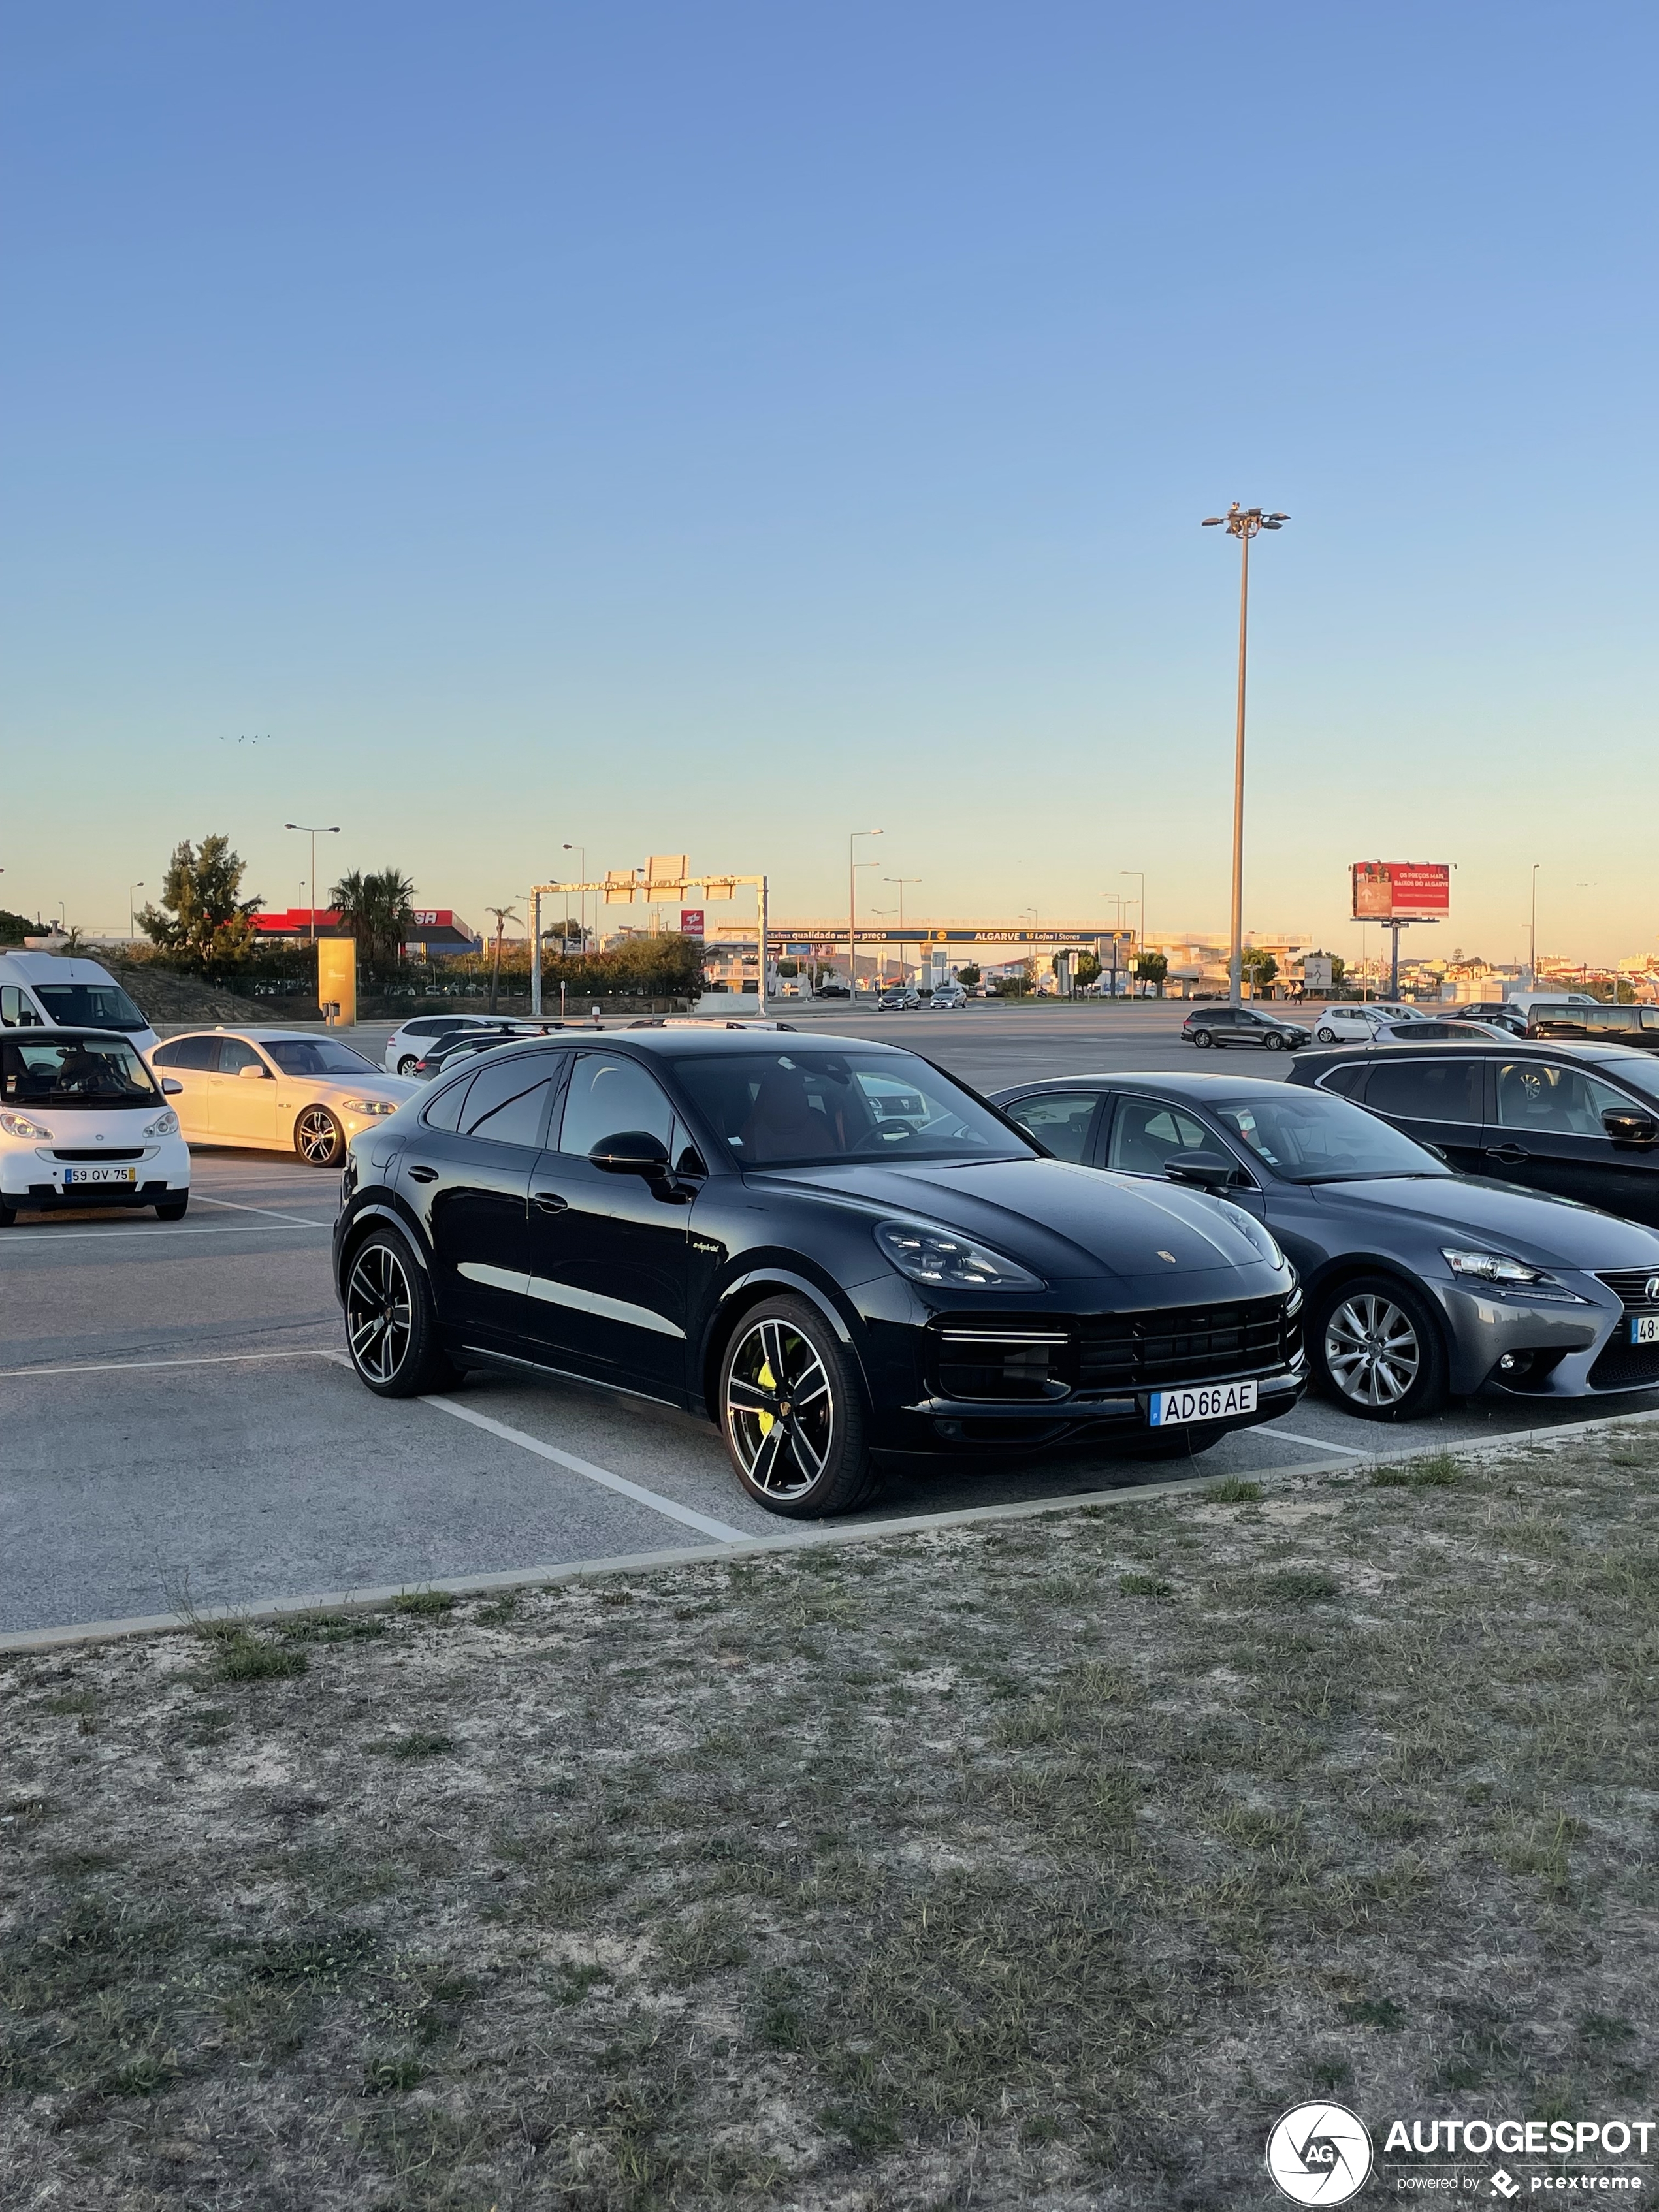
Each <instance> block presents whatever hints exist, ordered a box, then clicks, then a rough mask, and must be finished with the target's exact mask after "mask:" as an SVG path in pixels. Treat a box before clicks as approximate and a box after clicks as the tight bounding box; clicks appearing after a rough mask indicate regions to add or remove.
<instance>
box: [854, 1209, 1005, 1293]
mask: <svg viewBox="0 0 1659 2212" xmlns="http://www.w3.org/2000/svg"><path fill="white" fill-rule="evenodd" d="M876 1242H877V1243H878V1244H879V1245H880V1247H881V1249H882V1250H883V1251H884V1253H885V1254H886V1255H887V1257H888V1258H889V1259H890V1261H892V1263H893V1265H894V1266H895V1267H896V1268H897V1269H898V1271H899V1273H900V1274H901V1275H908V1277H909V1278H910V1280H911V1281H912V1282H913V1283H927V1284H931V1285H933V1286H934V1287H935V1288H937V1289H940V1290H950V1291H1040V1290H1042V1289H1043V1288H1044V1285H1043V1283H1042V1279H1041V1278H1040V1277H1039V1276H1036V1275H1034V1274H1032V1273H1030V1270H1029V1269H1027V1268H1024V1267H1021V1266H1020V1265H1019V1264H1018V1261H1013V1260H1006V1259H1004V1257H1003V1256H1002V1255H1001V1253H1000V1252H990V1251H987V1249H986V1248H985V1246H984V1245H982V1244H975V1243H973V1242H972V1240H971V1239H970V1238H969V1237H954V1236H952V1235H951V1231H949V1230H948V1229H928V1228H927V1227H924V1226H923V1225H921V1224H919V1223H917V1222H913V1221H884V1222H883V1223H882V1224H881V1225H880V1227H879V1228H878V1230H877V1231H876Z"/></svg>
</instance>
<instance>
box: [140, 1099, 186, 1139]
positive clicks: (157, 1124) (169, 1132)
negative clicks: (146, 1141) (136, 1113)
mask: <svg viewBox="0 0 1659 2212" xmlns="http://www.w3.org/2000/svg"><path fill="white" fill-rule="evenodd" d="M178 1133H179V1116H178V1115H176V1114H175V1113H174V1112H173V1109H172V1107H171V1106H169V1107H168V1108H167V1111H166V1112H165V1113H164V1114H158V1115H156V1117H155V1120H154V1121H146V1122H145V1124H144V1134H145V1135H146V1136H147V1137H176V1136H177V1135H178Z"/></svg>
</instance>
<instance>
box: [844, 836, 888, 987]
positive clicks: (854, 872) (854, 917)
mask: <svg viewBox="0 0 1659 2212" xmlns="http://www.w3.org/2000/svg"><path fill="white" fill-rule="evenodd" d="M884 835H885V832H884V831H883V830H880V829H854V831H853V832H852V834H851V836H849V837H848V840H847V988H848V992H849V994H851V995H852V996H853V997H854V998H855V999H856V998H857V996H858V990H859V933H858V932H859V919H858V905H859V877H858V872H859V870H860V868H873V867H876V866H878V865H879V863H878V862H877V861H875V860H854V857H853V848H854V846H855V845H856V844H857V842H858V841H859V839H860V837H880V836H884Z"/></svg>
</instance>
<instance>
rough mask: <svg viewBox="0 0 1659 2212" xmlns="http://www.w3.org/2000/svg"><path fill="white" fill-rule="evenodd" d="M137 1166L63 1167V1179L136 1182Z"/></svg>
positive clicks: (69, 1180)
mask: <svg viewBox="0 0 1659 2212" xmlns="http://www.w3.org/2000/svg"><path fill="white" fill-rule="evenodd" d="M137 1180H138V1170H137V1168H65V1169H64V1183H65V1184H66V1185H67V1184H69V1183H72V1182H127V1183H132V1182H137Z"/></svg>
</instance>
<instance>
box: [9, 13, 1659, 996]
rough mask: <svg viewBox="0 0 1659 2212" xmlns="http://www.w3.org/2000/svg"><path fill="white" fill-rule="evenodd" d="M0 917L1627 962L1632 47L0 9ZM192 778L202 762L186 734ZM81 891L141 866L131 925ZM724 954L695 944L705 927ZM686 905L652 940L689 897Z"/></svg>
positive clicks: (1648, 272) (1322, 31)
mask: <svg viewBox="0 0 1659 2212" xmlns="http://www.w3.org/2000/svg"><path fill="white" fill-rule="evenodd" d="M0 26H3V51H4V53H5V56H6V66H5V69H4V70H3V74H0V99H3V118H4V119H3V131H0V198H3V204H4V206H5V208H6V210H7V216H6V221H5V229H4V240H3V255H4V263H3V266H4V292H5V300H6V308H7V313H6V329H7V341H6V344H5V348H4V356H3V373H4V379H5V392H4V405H3V410H0V441H3V449H4V486H5V491H4V499H3V509H0V512H3V525H0V531H3V557H4V563H5V573H4V590H5V605H6V617H7V619H6V622H5V625H4V627H5V632H6V641H5V655H4V676H3V708H4V721H5V729H4V736H3V750H0V762H3V769H0V864H3V867H4V871H5V872H4V873H3V875H0V904H3V905H6V906H10V907H15V908H21V909H23V910H25V911H28V912H33V911H35V910H36V909H37V908H39V909H40V910H41V911H42V912H47V911H55V910H56V908H57V907H58V903H59V902H60V901H62V902H64V905H65V907H66V908H67V911H68V915H69V918H70V920H71V921H81V922H82V924H83V925H84V926H86V927H89V928H93V929H112V928H118V927H125V910H126V902H127V895H128V885H129V884H131V883H132V882H135V881H137V879H138V878H143V879H145V881H146V882H147V884H149V885H150V886H151V887H152V888H153V887H154V886H155V884H156V883H157V882H158V880H159V878H160V875H161V870H162V867H163V866H164V865H165V861H166V858H167V853H168V851H169V849H170V848H171V847H172V846H173V843H174V842H175V841H176V840H177V839H178V838H179V837H181V836H200V835H202V834H204V833H205V832H207V831H209V830H213V829H221V830H223V831H225V832H227V833H228V835H229V836H230V837H231V838H232V840H233V842H234V843H235V844H236V846H237V847H238V848H239V849H240V851H241V852H242V854H244V855H245V856H246V859H247V860H248V861H249V863H250V870H249V888H250V890H256V891H258V892H260V893H262V894H263V895H264V896H265V897H266V899H267V900H268V901H269V902H270V903H271V904H273V905H276V906H285V905H288V904H289V903H296V902H298V901H299V897H300V888H299V886H300V882H301V878H302V877H303V876H304V875H305V873H306V872H307V847H306V844H305V842H304V841H303V840H302V839H301V838H298V837H295V836H286V835H285V834H284V833H283V829H282V827H281V825H282V823H283V822H284V821H285V820H288V819H289V818H293V819H297V820H301V821H307V822H319V823H335V822H337V823H341V824H342V825H343V835H342V836H340V837H339V838H337V839H331V840H329V841H328V842H329V846H330V848H332V849H331V851H330V853H329V855H328V866H329V871H330V872H329V874H328V875H326V876H325V878H324V881H325V884H326V883H327V882H328V881H331V880H332V877H333V874H334V873H335V872H337V871H338V870H339V869H340V868H343V867H345V866H354V865H356V866H379V865H380V864H382V863H384V862H387V861H395V862H398V863H399V864H401V865H402V866H404V867H405V868H406V869H407V870H408V871H409V872H410V873H411V874H412V875H413V876H414V877H415V878H416V882H417V884H418V886H419V890H420V893H421V896H422V902H423V903H431V904H435V905H444V906H453V907H455V908H459V909H460V910H461V911H462V912H463V913H464V914H465V915H467V916H468V917H469V918H470V919H471V920H473V921H482V919H483V908H484V905H485V904H486V902H505V901H508V900H511V899H514V898H516V897H517V896H519V895H520V894H521V892H522V890H523V889H524V887H525V886H526V884H528V883H529V882H531V881H532V880H533V879H535V878H537V877H538V875H544V874H550V873H556V872H558V871H559V869H560V867H561V866H562V865H563V864H564V862H565V858H566V856H565V855H564V854H562V851H561V849H560V848H561V846H562V842H563V841H565V840H567V839H569V840H572V841H580V842H584V843H585V844H586V849H587V856H588V860H589V864H590V866H591V867H592V868H594V869H602V868H604V867H606V866H629V865H631V864H633V863H635V862H636V861H643V860H645V858H646V856H647V854H648V853H651V852H671V851H678V850H682V849H684V850H686V851H688V852H689V853H690V854H691V856H692V859H693V862H694V864H695V865H697V866H709V867H716V866H724V867H729V868H732V869H735V870H744V871H746V870H750V869H755V868H760V867H763V868H765V869H766V870H767V871H768V872H769V874H770V876H771V878H772V882H773V897H774V904H775V911H778V912H779V913H781V914H786V915H806V914H809V913H811V914H825V915H835V914H839V913H842V912H843V911H844V908H845V900H846V856H847V833H848V830H849V829H855V828H864V827H866V826H879V827H881V828H883V829H884V831H885V833H886V834H885V835H884V837H883V838H882V839H881V840H880V841H879V842H878V844H876V845H875V846H873V847H869V848H866V851H867V852H869V853H870V854H872V856H874V857H878V859H879V860H881V861H882V863H883V865H882V866H881V867H879V868H878V869H874V870H871V871H869V872H867V873H866V875H865V876H864V877H863V878H861V886H862V887H861V890H860V899H861V901H862V902H863V903H864V904H865V905H866V908H876V907H881V906H884V905H888V904H890V903H891V902H892V896H893V894H892V892H891V890H890V887H889V886H887V885H886V884H884V883H883V881H882V878H884V876H887V875H901V874H902V875H904V876H908V877H916V878H921V881H920V883H919V884H915V885H914V886H912V887H909V888H908V890H907V893H906V906H907V915H908V917H913V918H915V919H919V920H920V919H928V918H937V919H944V918H945V917H946V916H951V917H957V916H974V917H985V916H989V915H1003V916H1012V915H1014V914H1015V913H1016V912H1017V911H1018V909H1020V908H1029V907H1030V906H1032V905H1036V907H1037V908H1038V909H1039V911H1040V914H1041V915H1042V917H1043V918H1044V919H1045V920H1048V919H1053V920H1062V919H1065V920H1070V919H1073V918H1079V917H1098V918H1099V919H1101V920H1105V919H1107V918H1108V917H1109V915H1110V914H1111V913H1112V912H1113V911H1114V909H1113V908H1112V906H1111V904H1110V902H1109V900H1108V899H1107V897H1106V896H1105V895H1106V894H1108V893H1116V892H1118V891H1121V890H1129V891H1130V892H1131V894H1132V895H1133V885H1132V884H1129V883H1127V881H1126V879H1125V878H1124V877H1123V876H1122V874H1121V871H1122V870H1124V869H1131V868H1136V869H1142V870H1144V871H1145V872H1146V880H1147V892H1148V916H1147V918H1148V921H1150V923H1151V926H1152V928H1153V929H1154V930H1155V931H1157V930H1160V929H1166V928H1171V927H1176V926H1185V927H1191V928H1193V929H1194V930H1207V931H1211V932H1218V931H1220V930H1222V929H1223V928H1224V927H1225V917H1226V909H1227V868H1228V851H1229V822H1230V808H1231V742H1232V706H1233V702H1232V682H1233V655H1234V650H1235V631H1234V624H1235V621H1236V612H1237V605H1236V602H1237V554H1236V551H1235V550H1234V548H1233V547H1232V546H1231V544H1229V543H1226V542H1225V541H1223V540H1222V538H1221V536H1220V533H1219V532H1215V531H1208V532H1206V531H1201V530H1200V527H1199V523H1200V518H1201V517H1202V516H1204V515H1206V514H1210V513H1217V512H1218V511H1220V509H1221V508H1223V507H1225V505H1226V503H1227V502H1228V501H1229V500H1231V499H1232V498H1235V497H1237V498H1238V499H1240V500H1242V501H1244V502H1245V503H1246V504H1249V503H1252V502H1258V501H1259V502H1261V503H1263V504H1265V505H1267V506H1269V507H1279V508H1283V509H1285V510H1288V512H1289V513H1291V517H1292V518H1293V519H1292V520H1291V524H1290V526H1288V527H1287V528H1286V529H1285V531H1283V532H1280V533H1279V535H1278V536H1277V537H1276V538H1269V539H1266V540H1263V541H1262V542H1261V544H1260V546H1259V548H1258V551H1257V556H1256V559H1255V597H1254V609H1253V611H1254V617H1255V619H1254V660H1253V682H1252V694H1251V784H1250V815H1249V873H1248V878H1247V887H1246V922H1247V925H1248V926H1249V927H1254V928H1257V929H1260V930H1263V931H1278V930H1286V929H1298V930H1306V931H1309V932H1310V933H1313V934H1314V935H1315V936H1316V938H1318V939H1322V941H1323V942H1325V943H1326V944H1328V945H1333V946H1334V947H1335V948H1336V949H1339V950H1352V949H1355V948H1357V945H1358V929H1357V927H1355V926H1354V925H1352V923H1350V922H1349V921H1347V919H1346V915H1347V881H1348V879H1347V868H1348V865H1349V863H1350V862H1351V861H1352V860H1359V859H1369V858H1378V857H1380V858H1385V859H1396V858H1397V859H1416V860H1455V862H1457V864H1458V872H1457V875H1456V876H1455V878H1454V906H1453V919H1452V923H1451V926H1450V927H1443V928H1442V929H1440V930H1437V931H1433V932H1430V931H1421V932H1416V933H1413V934H1412V936H1411V937H1409V938H1408V939H1407V950H1408V951H1410V952H1418V951H1429V950H1431V949H1433V950H1435V951H1442V950H1443V951H1450V950H1451V949H1452V947H1453V945H1454V944H1455V945H1460V946H1462V948H1463V949H1464V950H1465V951H1482V952H1485V953H1486V954H1487V955H1488V956H1489V957H1493V958H1507V957H1510V956H1511V955H1512V954H1514V953H1516V952H1517V951H1519V952H1521V953H1522V954H1524V951H1525V945H1526V915H1527V891H1528V876H1529V871H1530V867H1531V864H1532V863H1533V862H1534V860H1537V861H1540V862H1541V863H1542V868H1541V874H1540V878H1539V883H1540V892H1539V906H1540V931H1539V935H1540V945H1541V950H1542V951H1547V952H1553V953H1560V954H1564V955H1567V956H1570V957H1574V958H1586V959H1606V958H1612V957H1618V956H1622V955H1629V954H1633V953H1645V952H1650V951H1656V950H1659V870H1656V866H1655V854H1656V850H1659V835H1656V830H1655V827H1654V822H1655V788H1654V787H1655V784H1656V781H1659V746H1656V743H1655V735H1656V730H1655V722H1656V711H1655V700H1656V696H1659V685H1656V670H1655V653H1654V617H1655V601H1656V592H1655V586H1656V552H1655V548H1656V542H1659V526H1656V520H1655V501H1654V477H1655V441H1654V430H1655V407H1656V389H1659V382H1656V359H1659V348H1656V343H1655V324H1656V303H1659V282H1656V276H1659V272H1656V268H1655V258H1656V256H1655V247H1654V240H1655V186H1654V155H1653V127H1652V110H1653V100H1654V90H1653V88H1654V85H1655V82H1656V63H1659V15H1656V14H1655V12H1654V10H1653V9H1652V8H1651V7H1650V6H1636V5H1621V4H1616V0H1615V4H1598V5H1596V6H1595V7H1594V8H1583V7H1574V6H1568V5H1558V6H1548V7H1546V6H1538V5H1533V4H1528V0H1504V4H1492V0H1469V3H1468V4H1457V5H1447V4H1446V0H1435V4H1433V5H1427V4H1413V0H1406V4H1399V0H1389V4H1387V5H1383V4H1359V5H1348V6H1333V5H1331V4H1330V0H1324V4H1322V5H1316V6H1315V5H1268V6H1266V7H1260V8H1255V9H1240V8H1238V7H1237V6H1236V5H1220V4H1216V5H1210V4H1203V5H1182V4H1178V0H1177V4H1163V5H1159V6H1156V7H1151V6H1147V5H1145V4H1140V5H1136V6H1118V5H1110V4H1102V3H1101V0H1095V4H1091V5H1079V4H1049V0H1020V4H1018V5H1014V4H1004V5H1000V6H989V5H983V4H972V0H969V4H963V0H951V4H950V5H948V6H947V5H945V4H939V3H937V0H929V4H914V3H913V0H884V4H882V5H879V6H877V5H872V4H867V0H842V4H840V5H837V6H836V7H834V8H829V7H822V6H820V7H811V6H798V5H797V6H789V5H781V4H778V0H771V4H768V5H761V4H758V0H755V3H754V4H730V0H706V4H698V5H684V4H682V5H679V6H665V5H662V4H659V0H638V4H629V5H623V6H618V5H609V6H599V5H586V6H568V5H561V4H556V0H548V4H541V5H530V4H513V5H505V4H500V0H468V4H466V5H465V6H464V7H463V6H457V5H451V6H448V7H438V6H435V5H432V4H429V0H414V4H409V3H408V0H400V4H398V5H397V6H395V7H394V6H392V5H390V4H380V0H373V4H368V3H366V0H329V4H327V5H326V6H325V5H321V4H315V0H283V4H282V5H280V6H277V5H275V4H265V5H247V4H238V0H213V4H211V5H208V4H198V5H183V4H173V0H143V3H142V4H140V5H137V6H134V5H132V4H131V0H119V4H112V0H85V4H82V0H77V4H76V5H75V6H74V7H72V8H56V9H52V8H46V7H42V6H40V5H39V4H33V5H28V6H23V5H19V4H15V0H6V4H3V5H0ZM255 737H257V738H258V744H257V745H256V744H252V742H251V740H252V738H255ZM140 896H141V899H142V896H143V894H141V895H140ZM726 911H727V912H728V913H729V914H731V915H733V916H734V917H735V915H736V914H737V913H738V911H739V910H738V909H736V908H732V909H727V910H726ZM718 914H719V910H718V909H716V910H714V912H713V915H711V918H714V916H715V915H718Z"/></svg>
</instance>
